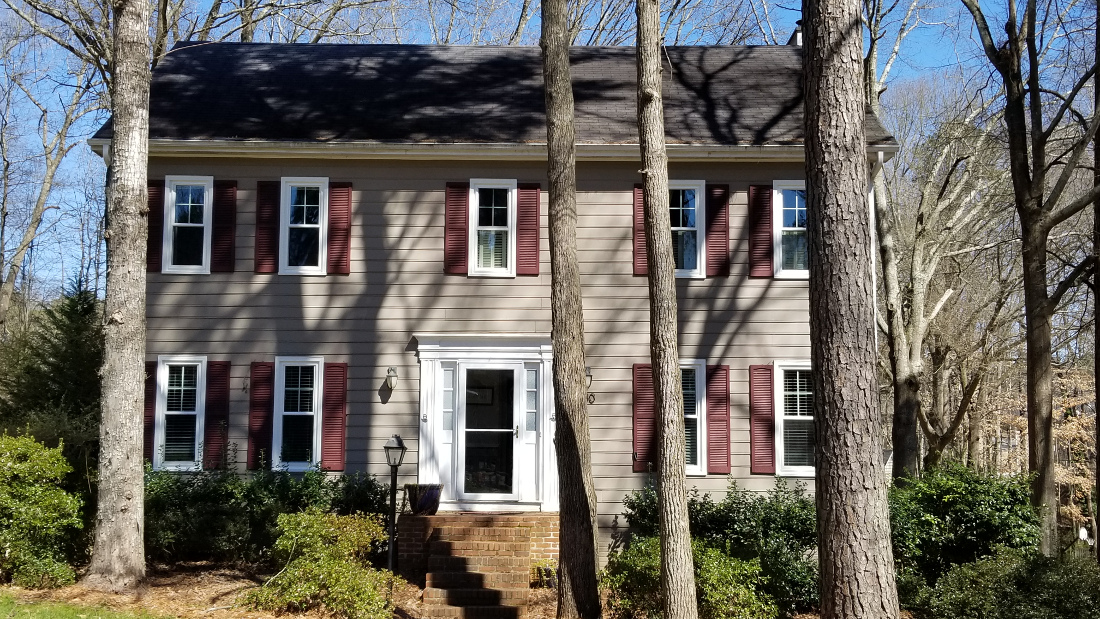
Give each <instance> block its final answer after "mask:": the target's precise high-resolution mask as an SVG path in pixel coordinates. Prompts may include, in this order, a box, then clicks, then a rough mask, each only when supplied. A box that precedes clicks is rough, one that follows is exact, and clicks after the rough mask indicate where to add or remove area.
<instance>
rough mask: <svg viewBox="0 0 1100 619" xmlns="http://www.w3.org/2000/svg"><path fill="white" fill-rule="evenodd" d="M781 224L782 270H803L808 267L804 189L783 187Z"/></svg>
mask: <svg viewBox="0 0 1100 619" xmlns="http://www.w3.org/2000/svg"><path fill="white" fill-rule="evenodd" d="M780 193H781V196H782V225H781V227H780V230H781V232H780V251H781V252H782V255H781V258H782V260H781V264H782V268H783V269H784V270H796V271H804V270H806V269H808V268H809V247H808V242H807V237H806V191H805V190H803V189H784V190H782V191H781V192H780Z"/></svg>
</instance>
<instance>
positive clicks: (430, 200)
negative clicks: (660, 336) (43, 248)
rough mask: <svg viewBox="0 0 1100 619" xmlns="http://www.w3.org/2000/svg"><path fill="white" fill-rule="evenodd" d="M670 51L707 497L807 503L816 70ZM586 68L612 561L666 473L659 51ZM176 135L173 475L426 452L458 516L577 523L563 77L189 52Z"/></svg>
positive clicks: (599, 459)
mask: <svg viewBox="0 0 1100 619" xmlns="http://www.w3.org/2000/svg"><path fill="white" fill-rule="evenodd" d="M666 51H667V55H666V63H667V66H666V70H665V82H664V86H665V91H664V94H665V117H666V131H667V136H666V139H667V141H668V154H669V178H670V179H671V183H670V187H671V189H670V193H671V197H672V201H671V204H672V206H671V215H672V230H670V231H669V233H670V234H672V235H673V237H674V239H675V247H676V261H677V274H678V276H679V280H678V284H679V285H678V291H679V308H680V316H679V324H680V346H681V358H682V372H683V374H682V376H683V386H684V393H685V411H684V413H685V422H686V428H687V442H688V445H687V470H688V475H689V476H690V479H689V483H690V484H692V485H695V486H698V487H699V488H700V489H701V490H704V491H709V492H721V491H722V490H724V489H725V488H726V486H727V483H728V479H727V478H728V477H732V478H734V479H736V480H738V482H739V483H741V484H742V485H743V486H745V487H748V488H753V489H765V488H767V487H770V486H771V484H772V483H773V481H774V479H775V476H777V475H780V476H788V477H796V478H806V479H809V478H810V477H812V474H813V444H812V441H813V438H812V437H813V432H812V430H813V419H812V412H811V409H810V407H809V402H810V398H811V394H810V390H809V385H810V383H809V380H808V376H809V372H810V371H811V368H810V367H809V357H810V354H809V326H808V307H807V282H806V277H807V270H806V253H805V252H806V245H805V215H806V211H805V200H804V185H803V178H804V173H803V138H802V135H803V128H802V127H803V120H802V98H801V91H800V80H801V50H800V48H798V47H797V46H770V47H731V46H723V47H669V48H667V50H666ZM572 69H573V81H574V89H575V93H576V124H577V139H578V146H577V184H578V196H577V206H578V224H577V225H578V231H577V233H578V243H579V254H580V256H579V257H580V267H581V271H582V278H583V280H582V285H583V295H584V311H585V321H586V326H585V329H586V346H587V350H586V354H587V359H588V365H590V366H591V376H592V380H591V385H590V387H589V394H590V395H589V399H590V402H591V403H590V406H589V413H590V415H591V429H592V434H591V438H592V459H593V476H594V478H595V483H596V488H597V494H598V499H599V518H600V525H601V530H602V531H603V533H604V535H603V537H604V539H608V538H609V533H610V531H611V529H612V528H613V527H614V526H621V525H623V524H624V523H623V522H622V520H621V519H620V518H619V515H620V513H621V511H622V505H621V501H622V498H623V496H624V495H625V494H627V493H628V492H631V491H633V490H636V489H638V488H641V487H642V486H643V485H644V484H645V483H646V482H647V480H648V478H649V475H648V470H649V468H650V462H651V461H652V460H653V456H654V454H653V447H652V439H653V436H654V420H653V385H652V378H651V375H650V368H649V365H648V363H649V358H650V357H649V333H648V331H649V324H648V291H647V280H646V275H647V265H646V257H645V239H644V234H643V233H642V206H641V205H642V202H641V192H640V189H639V185H638V183H640V182H641V175H640V174H639V172H638V169H639V152H638V135H637V127H636V112H635V99H636V69H635V54H634V49H633V48H626V47H619V48H608V47H591V48H574V49H573V51H572ZM150 125H151V129H150V144H149V145H150V155H149V179H150V180H149V222H150V225H149V229H150V233H149V254H148V271H149V273H148V345H147V357H146V359H147V374H148V381H147V389H146V421H145V438H146V442H145V449H146V454H145V455H146V457H147V458H149V460H150V461H151V462H152V464H153V466H154V468H158V469H170V470H180V471H188V470H196V469H198V468H200V467H217V466H230V467H241V468H247V469H256V468H259V467H263V466H274V467H277V468H284V469H286V470H290V471H303V470H306V469H309V468H312V467H320V468H323V469H326V470H330V471H368V472H372V473H384V472H387V470H388V469H387V468H386V466H385V456H384V453H383V450H382V445H383V443H384V442H385V441H386V440H387V439H388V437H389V436H390V435H391V434H400V435H401V436H402V437H403V438H404V439H405V441H406V443H407V444H408V445H409V446H410V452H409V454H408V455H407V456H406V460H405V462H406V463H405V465H404V466H403V467H402V468H401V476H402V477H401V481H402V482H419V483H442V484H443V488H444V490H443V497H442V504H441V510H443V511H444V512H468V511H474V512H477V511H487V512H520V513H543V512H546V513H550V514H553V512H555V511H556V510H557V507H558V499H557V479H556V475H555V472H556V463H555V454H554V444H553V440H552V439H553V435H554V407H553V389H552V382H551V371H550V370H551V367H552V364H553V359H554V354H553V350H552V349H551V346H550V273H549V255H548V252H549V240H548V237H547V223H546V217H547V214H546V208H547V207H546V203H547V197H546V187H547V180H546V147H545V116H544V99H543V90H542V68H541V60H540V56H539V50H538V49H537V48H533V47H447V46H414V45H280V44H231V43H202V44H182V45H179V46H177V47H176V48H175V49H173V50H172V51H171V52H170V53H169V54H168V55H167V56H166V57H165V58H164V60H163V61H162V62H161V63H160V64H159V65H158V66H157V68H156V70H155V72H154V74H153V85H152V99H151V120H150ZM867 130H868V131H867V132H868V138H869V146H868V152H869V156H875V153H876V152H877V153H886V154H887V156H888V155H889V154H891V153H893V152H894V151H895V150H896V143H895V142H894V141H893V140H892V138H891V137H890V136H889V135H887V134H886V132H885V131H884V130H883V128H882V126H881V125H880V124H879V123H878V121H877V120H876V119H875V118H873V117H871V116H868V118H867ZM110 135H111V127H110V125H109V124H108V125H107V126H105V127H103V128H102V129H101V130H100V131H99V133H97V134H96V136H95V137H94V138H93V139H92V140H91V144H92V146H93V148H96V149H98V151H99V152H100V153H101V154H103V155H104V156H105V157H109V155H110V153H109V144H110V139H109V138H110ZM390 368H392V369H393V373H396V386H395V387H394V388H392V389H391V388H389V387H388V386H387V381H386V378H387V373H389V370H390Z"/></svg>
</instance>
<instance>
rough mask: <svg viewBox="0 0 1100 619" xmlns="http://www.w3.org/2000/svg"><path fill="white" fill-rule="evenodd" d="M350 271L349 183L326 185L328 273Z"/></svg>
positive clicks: (336, 273) (344, 273) (341, 273)
mask: <svg viewBox="0 0 1100 619" xmlns="http://www.w3.org/2000/svg"><path fill="white" fill-rule="evenodd" d="M349 273H351V183H329V185H328V274H329V275H348V274H349Z"/></svg>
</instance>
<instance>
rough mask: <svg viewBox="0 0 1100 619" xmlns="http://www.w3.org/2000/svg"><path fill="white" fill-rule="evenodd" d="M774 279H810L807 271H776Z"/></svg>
mask: <svg viewBox="0 0 1100 619" xmlns="http://www.w3.org/2000/svg"><path fill="white" fill-rule="evenodd" d="M775 279H810V272H809V271H790V270H788V271H776V272H775Z"/></svg>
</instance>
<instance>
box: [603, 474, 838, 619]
mask: <svg viewBox="0 0 1100 619" xmlns="http://www.w3.org/2000/svg"><path fill="white" fill-rule="evenodd" d="M623 504H624V506H625V508H626V510H625V513H626V517H627V520H628V521H629V522H630V528H631V531H632V532H633V533H636V534H638V535H641V536H655V535H657V526H658V523H657V491H656V490H655V489H654V488H653V487H652V486H647V487H646V488H644V489H642V490H639V491H637V492H634V493H633V494H630V495H627V496H626V497H625V498H624V499H623ZM815 514H816V512H815V508H814V503H813V500H811V499H810V498H809V497H807V496H806V492H805V489H804V488H803V487H802V486H800V485H798V486H794V487H791V486H788V485H787V484H786V482H785V481H784V480H782V479H777V480H776V482H775V486H774V487H773V488H772V490H770V491H768V492H766V493H761V492H752V491H749V490H744V489H741V488H740V487H738V486H737V483H736V482H733V481H731V482H730V485H729V489H728V492H727V493H726V496H725V497H724V498H723V499H722V500H721V501H714V500H713V499H712V498H711V497H710V496H709V495H706V494H700V493H699V492H698V490H693V491H692V493H691V496H690V497H689V499H688V520H689V525H690V527H691V534H692V538H693V539H695V540H698V541H702V542H703V543H704V544H705V545H707V546H710V547H714V548H720V549H722V550H723V552H724V553H725V554H727V555H729V556H731V557H733V558H736V559H741V560H746V561H747V560H753V559H757V560H759V562H760V569H761V573H762V575H763V578H764V583H765V584H764V586H763V590H764V591H765V592H766V593H767V594H768V595H770V596H771V597H772V598H773V599H775V601H776V603H777V604H778V606H779V610H780V612H781V613H782V614H783V615H784V616H789V615H792V614H794V613H795V612H799V611H803V610H808V609H810V608H812V607H814V606H815V605H816V604H817V600H818V597H817V557H816V555H815V554H814V551H815V548H816V546H817V521H816V516H815Z"/></svg>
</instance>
